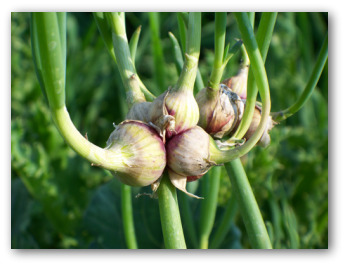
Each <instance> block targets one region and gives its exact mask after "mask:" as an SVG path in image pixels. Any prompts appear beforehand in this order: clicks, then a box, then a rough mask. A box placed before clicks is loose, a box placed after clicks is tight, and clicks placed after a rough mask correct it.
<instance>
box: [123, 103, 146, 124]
mask: <svg viewBox="0 0 345 265" xmlns="http://www.w3.org/2000/svg"><path fill="white" fill-rule="evenodd" d="M151 105H152V103H151V102H146V101H144V102H138V103H134V104H133V106H132V107H131V108H130V110H129V111H128V114H127V116H126V120H137V121H143V122H146V123H147V122H149V121H150V117H149V111H150V108H151Z"/></svg>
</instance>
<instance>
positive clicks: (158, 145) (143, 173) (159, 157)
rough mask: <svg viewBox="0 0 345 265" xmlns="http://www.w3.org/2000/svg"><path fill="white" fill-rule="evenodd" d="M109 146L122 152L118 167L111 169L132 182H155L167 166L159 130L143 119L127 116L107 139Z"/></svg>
mask: <svg viewBox="0 0 345 265" xmlns="http://www.w3.org/2000/svg"><path fill="white" fill-rule="evenodd" d="M105 149H107V150H110V151H113V152H114V153H116V154H119V155H118V156H117V158H118V159H119V161H118V163H119V164H120V165H121V167H120V168H119V170H117V171H111V173H112V174H113V175H114V176H115V177H116V178H118V179H119V180H120V181H121V182H123V183H125V184H127V185H130V186H139V187H143V186H148V185H151V184H152V183H155V182H156V181H157V180H158V179H159V178H160V176H161V175H162V173H163V170H164V169H165V167H166V151H165V146H164V144H163V141H162V139H161V138H160V136H159V135H158V134H157V132H156V131H155V130H154V129H153V128H152V127H150V126H148V125H147V124H146V123H144V122H141V121H133V120H125V121H123V122H121V123H120V124H119V125H117V126H116V128H115V130H114V131H113V132H112V133H111V135H110V136H109V139H108V141H107V147H106V148H105Z"/></svg>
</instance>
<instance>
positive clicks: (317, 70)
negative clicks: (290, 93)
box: [272, 33, 328, 122]
mask: <svg viewBox="0 0 345 265" xmlns="http://www.w3.org/2000/svg"><path fill="white" fill-rule="evenodd" d="M327 58H328V33H327V35H326V37H325V39H324V41H323V44H322V47H321V51H320V53H319V56H318V58H317V61H316V64H315V66H314V69H313V72H312V74H311V76H310V78H309V81H308V83H307V85H306V87H305V89H304V91H303V93H302V94H301V96H300V97H299V98H298V100H297V101H296V102H295V103H294V104H293V105H292V106H291V107H289V108H287V109H285V110H282V111H279V112H274V113H272V117H273V119H274V120H275V121H277V122H279V121H282V120H285V119H287V118H288V117H290V116H291V115H293V114H294V113H296V112H297V111H299V110H300V109H301V108H302V107H303V105H304V104H305V103H306V102H307V101H308V99H309V98H310V96H311V95H312V93H313V91H314V88H315V86H316V85H317V82H318V81H319V79H320V76H321V73H322V71H323V68H324V66H325V64H326V61H327Z"/></svg>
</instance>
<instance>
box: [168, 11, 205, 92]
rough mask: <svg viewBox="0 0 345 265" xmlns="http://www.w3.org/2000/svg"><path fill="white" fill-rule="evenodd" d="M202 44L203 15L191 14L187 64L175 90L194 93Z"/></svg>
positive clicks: (198, 13)
mask: <svg viewBox="0 0 345 265" xmlns="http://www.w3.org/2000/svg"><path fill="white" fill-rule="evenodd" d="M200 43H201V13H200V12H191V13H189V21H188V36H187V44H186V53H185V57H186V58H185V62H184V65H183V69H182V72H181V75H180V77H179V79H178V81H177V84H176V85H175V87H174V88H173V90H176V91H177V90H180V91H193V88H194V82H195V78H196V74H197V71H198V61H199V55H200Z"/></svg>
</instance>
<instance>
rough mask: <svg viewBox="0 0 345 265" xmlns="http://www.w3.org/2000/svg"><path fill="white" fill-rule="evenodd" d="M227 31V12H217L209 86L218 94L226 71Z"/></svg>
mask: <svg viewBox="0 0 345 265" xmlns="http://www.w3.org/2000/svg"><path fill="white" fill-rule="evenodd" d="M225 33H226V13H225V12H217V13H216V21H215V33H214V61H213V68H212V72H211V76H210V80H209V84H208V86H209V87H210V88H211V89H210V91H212V92H213V93H215V94H217V93H218V90H219V83H220V81H221V78H222V76H223V71H224V63H223V58H224V47H225Z"/></svg>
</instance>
